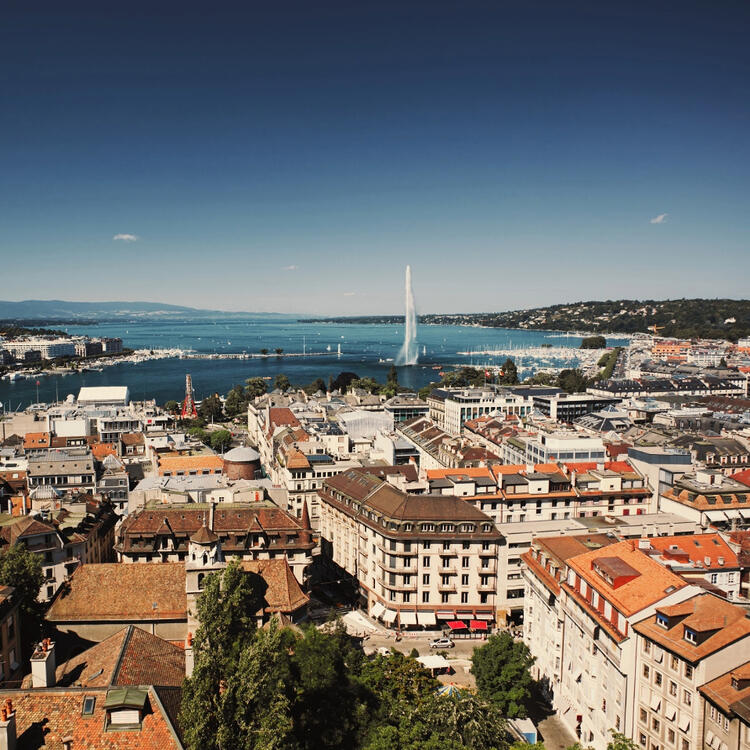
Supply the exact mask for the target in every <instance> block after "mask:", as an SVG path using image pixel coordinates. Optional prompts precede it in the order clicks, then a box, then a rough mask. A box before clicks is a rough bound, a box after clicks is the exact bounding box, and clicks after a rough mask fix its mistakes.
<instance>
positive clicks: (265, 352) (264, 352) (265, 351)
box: [260, 348, 268, 357]
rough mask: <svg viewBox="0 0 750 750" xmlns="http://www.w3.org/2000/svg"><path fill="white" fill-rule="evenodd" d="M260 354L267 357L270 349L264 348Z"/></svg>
mask: <svg viewBox="0 0 750 750" xmlns="http://www.w3.org/2000/svg"><path fill="white" fill-rule="evenodd" d="M260 353H261V354H262V355H263V356H264V357H265V356H266V354H268V349H265V348H263V349H261V350H260Z"/></svg>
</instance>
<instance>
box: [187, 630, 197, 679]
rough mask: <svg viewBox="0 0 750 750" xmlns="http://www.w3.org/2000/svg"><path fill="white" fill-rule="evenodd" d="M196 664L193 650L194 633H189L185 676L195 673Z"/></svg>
mask: <svg viewBox="0 0 750 750" xmlns="http://www.w3.org/2000/svg"><path fill="white" fill-rule="evenodd" d="M194 666H195V653H194V652H193V634H192V633H190V632H189V633H188V634H187V638H186V639H185V677H190V676H191V675H192V674H193V668H194Z"/></svg>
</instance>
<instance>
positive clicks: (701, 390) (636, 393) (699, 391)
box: [586, 375, 747, 399]
mask: <svg viewBox="0 0 750 750" xmlns="http://www.w3.org/2000/svg"><path fill="white" fill-rule="evenodd" d="M746 388H747V381H746V379H743V383H742V384H740V383H738V382H733V381H731V380H724V379H721V378H717V377H715V376H713V375H703V376H701V377H699V378H697V377H692V378H691V377H686V378H640V379H638V380H602V381H600V382H598V383H596V384H595V385H592V386H589V387H588V388H587V389H586V391H587V392H588V393H591V394H593V395H595V396H605V397H611V398H616V399H627V398H642V397H645V396H652V397H653V396H678V395H679V396H744V395H745V392H746V390H745V389H746Z"/></svg>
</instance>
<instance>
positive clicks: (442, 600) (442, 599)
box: [440, 594, 449, 604]
mask: <svg viewBox="0 0 750 750" xmlns="http://www.w3.org/2000/svg"><path fill="white" fill-rule="evenodd" d="M448 598H449V594H440V603H441V604H448Z"/></svg>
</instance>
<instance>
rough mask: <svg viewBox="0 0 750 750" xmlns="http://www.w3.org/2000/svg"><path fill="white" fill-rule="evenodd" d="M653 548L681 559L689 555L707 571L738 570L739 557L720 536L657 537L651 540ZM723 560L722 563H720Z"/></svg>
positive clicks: (691, 559)
mask: <svg viewBox="0 0 750 750" xmlns="http://www.w3.org/2000/svg"><path fill="white" fill-rule="evenodd" d="M649 542H650V544H651V546H652V547H653V548H654V549H656V550H659V551H660V552H662V553H664V556H665V557H666V558H667V559H669V557H670V553H671V554H672V555H674V556H677V557H679V556H680V553H682V555H687V556H688V557H689V559H690V561H691V562H692V563H693V564H695V565H699V566H702V567H705V568H706V569H709V568H736V567H737V566H738V564H739V563H738V560H737V555H736V554H735V553H734V552H733V551H732V548H731V547H730V546H729V545H728V544H727V543H726V542H725V541H724V539H722V537H721V536H720V535H719V534H690V535H689V536H657V537H651V538H649ZM719 558H721V559H722V561H723V562H722V563H720V562H719Z"/></svg>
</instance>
